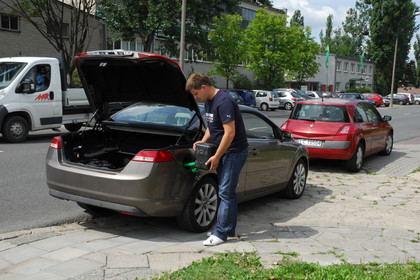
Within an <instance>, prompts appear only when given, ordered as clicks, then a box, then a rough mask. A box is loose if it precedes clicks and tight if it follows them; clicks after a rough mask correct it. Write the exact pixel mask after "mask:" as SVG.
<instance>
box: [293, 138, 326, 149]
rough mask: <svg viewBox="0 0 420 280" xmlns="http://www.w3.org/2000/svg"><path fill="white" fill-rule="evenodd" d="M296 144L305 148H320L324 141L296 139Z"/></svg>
mask: <svg viewBox="0 0 420 280" xmlns="http://www.w3.org/2000/svg"><path fill="white" fill-rule="evenodd" d="M296 142H298V143H301V144H302V145H305V146H307V147H315V148H320V147H322V143H323V142H324V141H321V140H312V139H296Z"/></svg>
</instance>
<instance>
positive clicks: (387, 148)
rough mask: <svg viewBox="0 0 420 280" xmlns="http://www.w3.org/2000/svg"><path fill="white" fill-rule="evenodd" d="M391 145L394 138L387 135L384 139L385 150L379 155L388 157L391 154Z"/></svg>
mask: <svg viewBox="0 0 420 280" xmlns="http://www.w3.org/2000/svg"><path fill="white" fill-rule="evenodd" d="M393 145H394V137H393V136H392V134H389V135H388V137H387V138H386V145H385V150H383V151H381V152H380V153H379V154H380V155H382V156H389V155H390V154H391V152H392V147H393Z"/></svg>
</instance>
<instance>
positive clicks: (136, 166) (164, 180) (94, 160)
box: [46, 51, 308, 232]
mask: <svg viewBox="0 0 420 280" xmlns="http://www.w3.org/2000/svg"><path fill="white" fill-rule="evenodd" d="M76 63H77V67H78V71H79V74H80V76H81V79H82V83H83V86H84V88H85V91H86V92H87V96H88V99H89V102H90V104H91V107H92V109H93V110H94V112H95V120H96V121H95V124H93V125H92V126H91V127H89V128H87V129H85V130H83V131H81V132H71V133H67V134H63V135H61V136H57V137H55V138H54V139H53V141H52V142H51V144H50V148H49V150H48V154H47V158H46V174H47V184H48V187H49V193H50V195H52V196H54V197H57V198H60V199H66V200H72V201H76V202H77V203H78V204H79V205H80V206H82V207H84V208H86V209H89V210H92V209H97V208H98V207H99V208H107V209H112V210H115V211H118V212H121V213H125V214H130V215H136V216H156V217H163V216H166V217H168V216H171V217H176V218H177V220H178V223H179V225H180V226H181V227H183V228H185V229H187V230H190V231H195V232H203V231H206V230H208V229H210V228H211V226H212V225H213V224H214V222H215V220H216V217H217V215H216V214H217V209H218V203H219V200H218V196H217V192H218V184H217V174H215V173H212V172H210V173H209V172H208V171H204V170H197V169H196V168H195V167H194V161H195V155H194V151H193V149H192V144H193V143H194V142H195V141H197V140H199V139H200V138H201V137H202V135H203V134H204V131H205V127H206V124H205V122H204V120H203V118H202V117H201V112H200V110H202V107H201V108H200V107H199V106H198V105H197V103H196V102H195V100H194V98H193V96H192V95H191V94H190V93H188V92H186V91H185V82H186V80H185V77H184V75H183V73H182V71H181V70H180V68H179V66H178V65H177V64H176V63H175V62H173V61H172V60H170V59H168V58H165V57H162V56H158V55H153V54H143V53H140V54H138V53H133V52H124V53H123V54H115V53H113V52H111V51H105V52H101V54H99V53H98V52H88V53H84V54H82V55H80V56H79V57H78V58H77V62H76ZM240 107H241V111H242V115H243V118H244V122H245V126H246V131H247V134H248V141H249V145H250V147H249V150H250V155H249V157H248V160H247V163H246V165H245V167H244V168H243V170H242V173H241V175H240V181H239V185H238V188H237V194H238V200H239V201H240V202H242V201H245V200H249V199H253V198H256V197H260V196H263V195H267V194H271V193H275V192H280V193H282V194H284V195H285V196H287V197H290V198H299V197H300V196H301V195H302V194H303V191H304V189H305V185H306V178H307V172H308V152H307V149H306V148H305V147H304V146H303V145H301V144H298V143H296V142H295V141H294V139H293V138H292V137H291V135H290V133H288V132H283V131H282V130H281V129H280V128H279V127H277V126H276V125H275V124H274V123H273V122H272V121H271V120H270V119H268V118H267V117H266V116H265V115H263V114H262V113H260V112H259V111H257V110H255V109H252V108H249V107H246V106H240Z"/></svg>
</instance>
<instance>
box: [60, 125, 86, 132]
mask: <svg viewBox="0 0 420 280" xmlns="http://www.w3.org/2000/svg"><path fill="white" fill-rule="evenodd" d="M64 127H65V128H66V129H67V130H68V131H70V132H74V131H78V130H79V129H80V128H81V127H82V124H81V123H68V124H65V125H64Z"/></svg>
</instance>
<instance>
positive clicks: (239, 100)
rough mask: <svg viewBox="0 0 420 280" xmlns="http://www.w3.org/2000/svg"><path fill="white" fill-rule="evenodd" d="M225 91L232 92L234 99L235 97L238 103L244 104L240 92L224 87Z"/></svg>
mask: <svg viewBox="0 0 420 280" xmlns="http://www.w3.org/2000/svg"><path fill="white" fill-rule="evenodd" d="M222 90H223V91H224V92H227V93H229V94H230V96H232V98H233V99H235V101H236V103H238V104H241V105H242V104H244V100H243V99H242V97H241V96H239V94H238V93H236V92H235V91H233V90H230V89H222Z"/></svg>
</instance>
